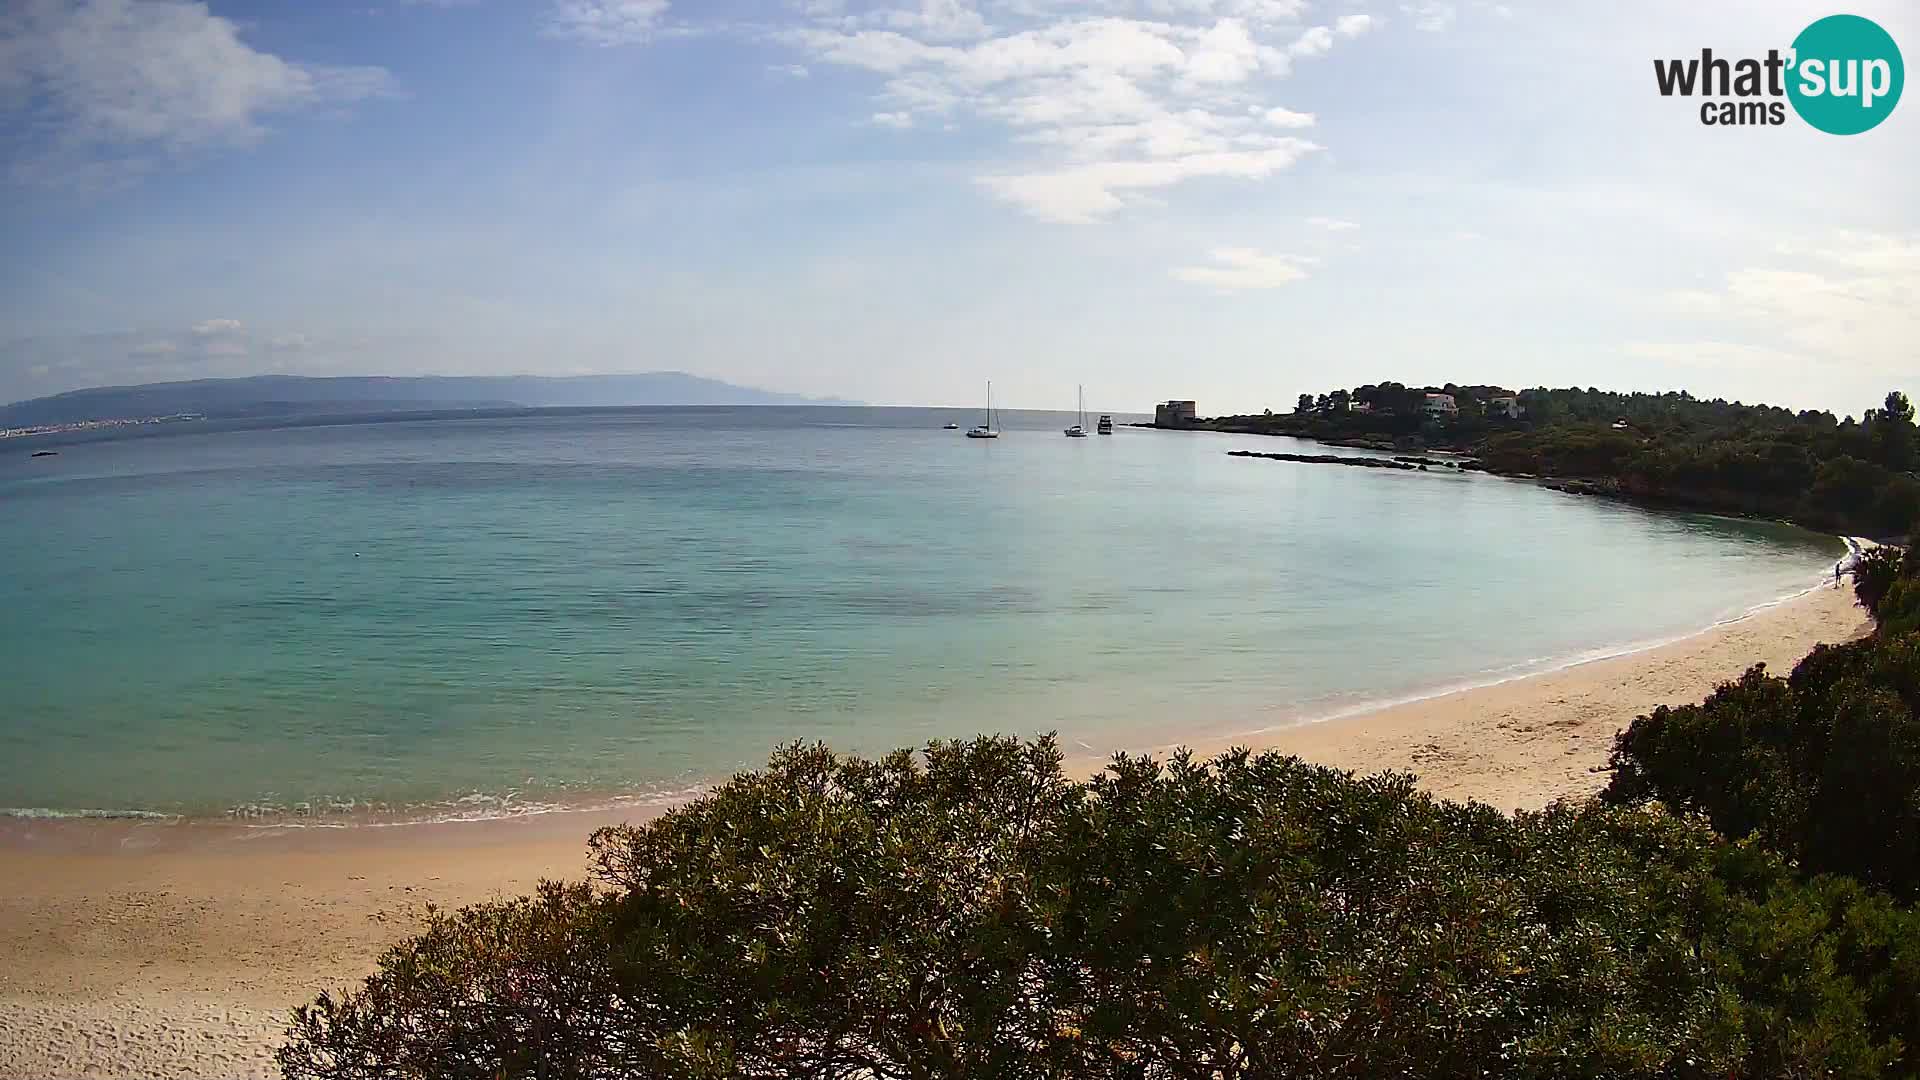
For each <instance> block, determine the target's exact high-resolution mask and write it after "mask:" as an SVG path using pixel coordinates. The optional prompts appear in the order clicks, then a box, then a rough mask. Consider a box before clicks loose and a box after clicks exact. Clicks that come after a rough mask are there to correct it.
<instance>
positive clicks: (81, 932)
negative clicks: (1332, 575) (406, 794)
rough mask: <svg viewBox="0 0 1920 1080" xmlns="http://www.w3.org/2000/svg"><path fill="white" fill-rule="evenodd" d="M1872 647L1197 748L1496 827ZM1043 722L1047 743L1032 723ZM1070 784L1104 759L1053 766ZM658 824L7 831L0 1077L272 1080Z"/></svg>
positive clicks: (1817, 636) (1779, 619)
mask: <svg viewBox="0 0 1920 1080" xmlns="http://www.w3.org/2000/svg"><path fill="white" fill-rule="evenodd" d="M1867 629H1868V624H1867V620H1866V617H1865V614H1864V613H1863V612H1862V611H1861V610H1860V609H1859V608H1858V607H1857V606H1855V605H1854V603H1853V597H1852V592H1851V590H1850V589H1839V588H1834V587H1832V586H1825V587H1822V588H1819V589H1815V590H1814V591H1812V592H1810V593H1807V594H1806V595H1804V596H1801V597H1797V598H1795V599H1793V600H1789V601H1786V602H1783V603H1781V604H1779V605H1776V606H1774V607H1771V608H1767V609H1763V610H1761V611H1759V612H1756V613H1754V614H1751V615H1749V616H1747V617H1746V618H1744V619H1741V620H1738V621H1736V622H1732V623H1727V624H1723V625H1721V626H1718V627H1715V628H1713V629H1711V630H1708V631H1706V632H1704V633H1701V634H1698V635H1695V636H1693V637H1689V638H1685V639H1683V640H1680V641H1677V642H1674V643H1671V644H1668V645H1662V646H1659V647H1657V648H1654V649H1649V650H1646V651H1643V652H1637V653H1632V654H1629V655H1624V656H1618V657H1612V658H1608V659H1604V660H1597V661H1593V662H1591V663H1587V664H1582V665H1579V666H1576V667H1571V668H1566V669H1563V670H1560V671H1555V672H1550V673H1547V674H1544V675H1538V676H1533V677H1530V678H1525V679H1517V680H1514V681H1511V682H1506V683H1501V684H1498V685H1495V686H1488V687H1481V688H1478V689H1472V690H1465V691H1460V692H1458V693H1452V694H1446V695H1442V696H1439V697H1434V698H1429V699H1426V700H1422V701H1416V702H1411V703H1407V704H1403V705H1397V706H1394V707H1391V708H1387V709H1383V710H1379V711H1376V712H1371V713H1366V714H1363V715H1357V716H1351V717H1345V718H1341V719H1337V720H1328V721H1324V722H1321V723H1317V724H1310V725H1305V726H1300V727H1291V728H1282V729H1277V730H1271V731H1265V732H1256V733H1249V734H1247V735H1243V736H1238V737H1234V738H1226V739H1212V740H1203V741H1198V742H1196V743H1194V744H1192V745H1194V748H1195V749H1196V750H1198V751H1201V752H1203V753H1204V752H1213V751H1217V750H1221V749H1225V748H1226V747H1228V746H1231V745H1245V746H1253V747H1256V748H1267V747H1271V748H1274V749H1278V750H1281V751H1284V752H1286V753H1293V754H1299V755H1300V756H1302V757H1305V758H1307V759H1309V760H1312V761H1317V762H1321V763H1324V764H1328V765H1334V766H1338V767H1341V768H1347V769H1353V770H1357V771H1363V772H1371V771H1377V770H1380V769H1399V770H1406V771H1411V772H1415V773H1418V774H1419V775H1420V777H1421V781H1422V783H1423V785H1424V786H1425V787H1427V788H1428V789H1429V790H1431V791H1433V792H1435V793H1436V794H1439V795H1442V796H1445V797H1448V798H1455V799H1468V798H1471V799H1479V800H1481V801H1484V802H1487V803H1490V804H1492V805H1494V806H1496V807H1499V808H1501V809H1503V810H1504V809H1513V808H1535V807H1539V806H1543V805H1545V804H1547V803H1549V802H1551V801H1553V800H1554V799H1557V798H1568V797H1581V796H1585V795H1588V794H1591V793H1593V792H1595V791H1597V790H1599V789H1600V788H1601V787H1602V786H1604V784H1605V781H1606V777H1605V775H1604V773H1603V772H1601V771H1600V769H1601V768H1602V767H1603V766H1604V764H1605V762H1606V757H1607V753H1608V750H1609V749H1610V748H1611V740H1612V736H1613V734H1614V732H1615V731H1616V730H1618V729H1619V728H1621V727H1624V726H1625V725H1626V724H1628V723H1630V722H1631V721H1632V720H1633V718H1634V717H1635V716H1637V715H1639V714H1640V713H1643V712H1646V711H1648V710H1649V709H1651V708H1653V707H1654V706H1656V705H1660V704H1679V703H1682V702H1687V701H1696V700H1699V699H1700V698H1701V697H1704V696H1705V695H1706V694H1707V693H1708V692H1709V691H1710V690H1712V688H1713V687H1714V686H1715V685H1717V684H1719V683H1721V682H1723V681H1725V680H1728V679H1731V678H1735V677H1737V676H1738V675H1739V674H1740V673H1741V672H1742V671H1744V670H1745V669H1746V668H1747V667H1748V666H1750V665H1751V664H1753V663H1756V662H1762V661H1764V662H1765V663H1766V664H1767V665H1768V667H1769V668H1771V669H1773V670H1775V671H1779V672H1782V673H1784V672H1785V671H1786V670H1787V669H1789V668H1790V667H1791V666H1792V664H1793V663H1794V662H1795V661H1797V660H1798V659H1799V658H1800V657H1801V656H1802V655H1804V654H1805V653H1806V652H1807V650H1808V649H1810V648H1812V647H1813V646H1814V645H1815V644H1818V643H1820V642H1836V641H1843V640H1847V639H1850V638H1853V637H1856V636H1858V635H1860V634H1862V633H1864V632H1865V631H1866V630H1867ZM1039 726H1044V725H1039ZM1069 764H1070V766H1071V767H1072V768H1073V770H1074V771H1075V772H1076V773H1081V774H1084V773H1088V772H1091V771H1093V770H1094V769H1097V768H1098V767H1099V765H1100V762H1099V761H1095V760H1092V759H1087V760H1075V761H1072V762H1070V763H1069ZM657 812H658V808H649V807H633V808H628V809H626V810H620V811H596V812H590V813H569V814H548V815H542V816H538V817H532V818H525V819H516V820H504V821H493V822H483V823H453V824H440V825H420V826H399V827H390V828H371V827H369V828H356V829H308V830H296V829H264V830H263V829H247V828H243V827H239V826H223V825H175V824H166V823H126V822H93V821H65V822H15V823H10V824H8V825H7V826H6V827H5V828H4V830H0V882H5V883H6V884H5V885H4V886H0V957H4V958H5V961H6V962H5V963H4V964H0V1077H4V1078H12V1077H34V1078H37V1080H39V1078H44V1080H63V1078H67V1077H96V1076H97V1077H108V1076H111V1077H147V1076H166V1077H183V1078H185V1077H221V1078H231V1077H251V1076H270V1075H274V1071H273V1066H272V1049H273V1046H274V1045H275V1043H276V1042H277V1041H278V1037H279V1033H280V1031H281V1030H282V1028H283V1027H284V1018H285V1015H286V1012H287V1010H288V1009H290V1008H291V1007H292V1006H293V1005H295V1004H296V1003H298V1002H300V1001H303V1000H306V999H308V998H310V997H311V996H312V995H313V994H314V993H315V992H317V991H318V990H319V989H321V988H323V987H329V986H334V987H337V986H342V985H346V984H348V983H350V982H352V981H353V980H355V979H357V978H358V977H359V976H361V975H362V974H364V973H365V972H366V971H368V970H369V969H370V967H371V964H372V961H373V959H374V957H375V956H377V955H378V953H379V952H380V950H381V949H382V948H384V947H385V946H386V945H388V944H390V943H391V942H393V941H394V940H396V939H397V938H399V937H401V936H403V935H404V934H405V933H406V932H407V931H408V929H409V927H410V926H412V925H414V923H415V921H416V920H417V919H418V917H419V913H420V911H421V909H422V908H423V907H424V906H425V905H426V904H428V903H435V904H440V905H458V904H461V903H468V902H472V901H475V900H481V899H485V898H488V897H493V896H501V895H512V894H516V893H520V892H524V891H526V890H527V889H529V888H530V887H531V886H532V885H533V884H534V882H536V881H537V880H539V879H540V878H542V877H577V876H579V875H581V874H582V873H583V872H584V870H585V850H586V847H585V841H586V837H587V834H588V833H589V832H591V831H592V830H593V829H594V828H595V827H596V826H598V825H600V824H604V823H607V822H610V821H617V820H633V819H639V818H643V817H646V816H648V815H650V814H652V813H657Z"/></svg>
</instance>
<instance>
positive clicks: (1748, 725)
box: [1604, 581, 1920, 901]
mask: <svg viewBox="0 0 1920 1080" xmlns="http://www.w3.org/2000/svg"><path fill="white" fill-rule="evenodd" d="M1903 584H1904V582H1902V581H1896V583H1895V585H1894V587H1893V590H1892V591H1890V592H1889V593H1888V595H1887V598H1886V602H1885V605H1883V607H1884V606H1890V605H1892V604H1893V602H1894V600H1895V598H1896V597H1897V596H1898V595H1899V593H1900V590H1901V587H1902V585H1903ZM1916 704H1920V636H1915V635H1912V634H1893V635H1887V634H1882V635H1879V636H1875V637H1873V638H1868V639H1865V640H1861V641H1856V642H1851V643H1848V644H1845V645H1822V646H1820V647H1818V648H1816V649H1815V650H1814V651H1813V652H1812V653H1810V654H1808V655H1807V657H1806V658H1805V659H1803V660H1801V662H1800V663H1799V665H1798V666H1796V667H1795V668H1794V671H1793V675H1792V676H1791V677H1790V678H1788V679H1779V678H1775V677H1772V676H1769V675H1767V674H1766V672H1765V670H1764V669H1763V668H1761V667H1755V668H1753V669H1752V670H1750V671H1748V672H1747V674H1746V675H1745V676H1744V677H1742V678H1741V679H1740V680H1739V681H1738V682H1735V683H1729V684H1727V685H1725V686H1722V687H1721V688H1720V689H1718V690H1716V691H1714V693H1713V694H1712V695H1711V696H1710V697H1708V698H1707V700H1706V701H1705V702H1703V703H1701V704H1699V705H1683V706H1680V707H1678V708H1669V707H1667V706H1662V707H1660V708H1658V709H1655V710H1654V711H1653V712H1652V713H1650V714H1648V715H1646V716H1642V717H1640V718H1639V719H1637V720H1635V721H1634V722H1633V724H1632V725H1631V726H1629V727H1628V728H1627V729H1626V730H1625V731H1623V732H1621V733H1620V734H1619V736H1618V737H1616V739H1615V742H1614V750H1613V756H1612V766H1613V777H1612V780H1611V781H1610V783H1609V784H1608V787H1607V790H1606V792H1605V793H1604V797H1605V798H1606V799H1607V800H1609V801H1611V802H1615V803H1633V802H1639V801H1642V800H1646V799H1658V800H1660V801H1661V802H1663V803H1665V804H1666V805H1667V806H1669V807H1671V808H1674V809H1677V810H1682V811H1697V812H1700V813H1703V814H1705V815H1706V816H1707V819H1708V820H1709V821H1710V822H1711V823H1712V824H1713V827H1714V828H1715V829H1717V830H1719V831H1720V832H1721V833H1723V834H1724V835H1726V836H1729V837H1733V838H1736V839H1738V838H1744V837H1748V836H1752V837H1755V838H1757V839H1758V840H1759V841H1760V842H1761V843H1763V844H1765V845H1767V846H1768V847H1770V848H1773V849H1774V850H1777V851H1779V852H1781V853H1783V854H1785V855H1787V856H1789V857H1790V858H1792V859H1794V860H1795V861H1797V862H1798V863H1799V864H1800V866H1801V867H1803V868H1804V869H1805V870H1806V871H1807V872H1808V873H1837V874H1847V875H1851V876H1854V877H1857V878H1859V879H1860V880H1862V881H1864V882H1867V883H1869V884H1871V885H1875V886H1878V887H1880V888H1883V889H1886V890H1889V891H1890V892H1892V893H1893V894H1894V895H1895V896H1896V897H1898V898H1900V899H1903V900H1909V901H1910V900H1913V899H1915V898H1920V713H1916V708H1915V707H1916Z"/></svg>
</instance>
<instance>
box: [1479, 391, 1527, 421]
mask: <svg viewBox="0 0 1920 1080" xmlns="http://www.w3.org/2000/svg"><path fill="white" fill-rule="evenodd" d="M1487 411H1488V412H1490V413H1497V414H1499V415H1501V416H1504V417H1506V418H1507V419H1509V420H1518V419H1520V418H1521V417H1523V416H1525V415H1527V407H1526V406H1525V405H1522V404H1520V398H1519V397H1518V396H1517V395H1514V394H1509V395H1507V396H1505V397H1497V398H1493V399H1491V400H1489V401H1488V402H1487Z"/></svg>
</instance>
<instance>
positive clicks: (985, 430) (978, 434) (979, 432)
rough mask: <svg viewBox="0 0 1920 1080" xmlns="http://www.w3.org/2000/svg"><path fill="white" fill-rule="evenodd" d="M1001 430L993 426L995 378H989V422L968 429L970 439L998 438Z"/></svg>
mask: <svg viewBox="0 0 1920 1080" xmlns="http://www.w3.org/2000/svg"><path fill="white" fill-rule="evenodd" d="M999 437H1000V432H999V431H998V430H997V429H996V428H995V427H994V426H993V380H992V379H988V380H987V422H986V423H984V424H977V425H975V426H973V427H970V428H968V429H967V438H969V439H997V438H999Z"/></svg>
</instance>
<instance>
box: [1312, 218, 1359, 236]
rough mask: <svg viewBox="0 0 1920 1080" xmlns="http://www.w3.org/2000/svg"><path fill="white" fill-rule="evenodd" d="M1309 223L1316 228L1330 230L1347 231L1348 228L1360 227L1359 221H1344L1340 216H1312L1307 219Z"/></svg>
mask: <svg viewBox="0 0 1920 1080" xmlns="http://www.w3.org/2000/svg"><path fill="white" fill-rule="evenodd" d="M1307 224H1309V225H1311V226H1313V227H1314V228H1316V229H1325V230H1327V231H1328V232H1345V231H1347V230H1348V229H1357V228H1359V227H1360V225H1359V223H1358V222H1353V221H1343V220H1341V219H1340V218H1334V217H1310V218H1308V219H1307Z"/></svg>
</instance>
